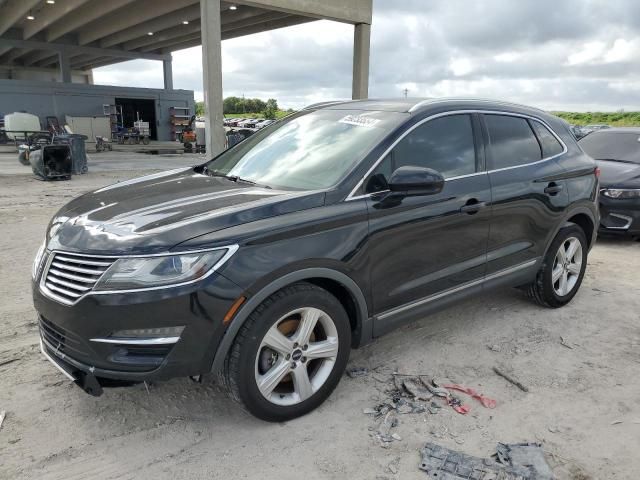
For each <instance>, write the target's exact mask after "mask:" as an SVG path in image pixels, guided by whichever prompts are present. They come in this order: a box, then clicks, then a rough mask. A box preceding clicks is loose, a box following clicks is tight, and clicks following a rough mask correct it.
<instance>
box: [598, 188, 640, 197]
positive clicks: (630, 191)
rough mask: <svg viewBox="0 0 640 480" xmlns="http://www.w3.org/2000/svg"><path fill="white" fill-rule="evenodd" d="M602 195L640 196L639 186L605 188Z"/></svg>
mask: <svg viewBox="0 0 640 480" xmlns="http://www.w3.org/2000/svg"><path fill="white" fill-rule="evenodd" d="M601 193H602V195H604V196H605V197H609V198H616V199H626V198H640V188H605V189H604V190H602V192H601Z"/></svg>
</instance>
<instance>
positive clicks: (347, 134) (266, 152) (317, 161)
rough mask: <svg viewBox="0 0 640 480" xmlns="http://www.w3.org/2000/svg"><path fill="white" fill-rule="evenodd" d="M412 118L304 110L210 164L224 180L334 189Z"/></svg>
mask: <svg viewBox="0 0 640 480" xmlns="http://www.w3.org/2000/svg"><path fill="white" fill-rule="evenodd" d="M407 116H408V114H403V113H396V112H379V111H363V110H327V109H324V110H316V111H302V112H299V113H298V114H295V115H292V116H291V117H288V118H286V119H284V120H282V121H280V122H278V123H275V124H273V125H271V126H270V127H267V128H266V129H265V130H263V131H262V132H259V133H257V134H255V135H253V136H251V137H249V138H248V139H247V140H245V141H243V142H242V143H240V144H238V145H237V146H235V147H233V148H231V149H229V150H227V151H225V152H223V153H222V154H221V155H220V156H218V157H217V158H215V159H213V160H211V161H210V162H209V163H207V165H206V166H207V171H208V172H209V173H210V174H213V175H226V176H229V177H237V178H239V179H242V180H245V181H249V182H255V183H257V184H260V185H266V186H270V187H273V188H283V189H295V190H316V189H326V188H329V187H332V186H334V185H336V184H337V183H338V182H339V181H340V180H342V179H343V178H344V177H345V175H346V174H347V173H348V172H349V171H350V170H351V169H352V168H353V167H354V166H355V165H356V164H358V163H359V162H360V161H361V160H362V159H363V158H364V157H365V156H366V155H367V154H368V153H369V152H370V151H371V150H372V149H373V148H374V147H375V146H376V145H377V144H378V143H379V142H380V141H381V140H382V139H383V138H384V137H385V136H386V135H387V134H389V133H390V132H391V131H392V130H393V129H394V128H395V127H397V126H398V125H400V124H401V123H402V122H403V121H405V120H406V119H407Z"/></svg>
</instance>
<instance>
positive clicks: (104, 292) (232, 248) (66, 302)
mask: <svg viewBox="0 0 640 480" xmlns="http://www.w3.org/2000/svg"><path fill="white" fill-rule="evenodd" d="M239 248H240V246H239V245H237V244H234V245H227V246H224V247H215V248H201V249H198V250H183V251H177V252H163V253H153V254H148V255H143V254H138V255H91V254H86V253H75V252H68V251H65V250H47V255H48V257H47V261H46V263H45V266H44V268H43V269H42V273H41V274H40V281H39V288H40V291H41V292H42V294H43V295H45V296H46V297H48V298H51V299H52V300H55V301H56V302H58V303H61V304H62V305H66V306H73V305H75V304H77V303H78V302H79V301H80V300H82V299H83V298H85V297H87V296H90V295H112V294H121V293H137V292H149V291H155V290H164V289H167V288H174V287H182V286H185V285H190V284H192V283H196V282H200V281H202V280H204V279H206V278H207V277H209V276H211V275H212V274H213V273H214V272H215V271H217V270H218V269H219V268H220V267H221V266H222V265H224V263H226V262H227V260H229V259H230V258H231V257H232V256H233V254H234V253H236V252H237V251H238V249H239ZM223 249H224V250H227V253H226V254H225V255H224V256H223V257H222V258H221V259H220V260H218V261H217V262H216V264H215V265H214V266H213V267H211V268H210V269H209V270H208V271H207V272H206V273H205V274H204V275H203V276H201V277H198V278H196V279H194V280H189V281H187V282H180V283H174V284H171V285H160V286H157V287H142V288H131V289H123V290H93V287H92V289H91V290H89V291H88V292H86V293H84V294H82V295H81V296H79V297H78V298H76V299H75V300H74V301H72V302H71V301H69V300H67V299H66V298H63V297H61V296H59V295H57V294H56V293H55V292H52V291H51V290H50V289H49V288H47V286H46V285H45V280H46V276H47V275H46V274H47V272H48V271H49V268H50V266H51V262H52V261H53V259H54V257H55V254H56V253H61V254H67V255H76V256H80V257H89V258H109V259H116V260H119V259H121V258H149V257H170V256H175V255H189V254H192V253H202V252H213V251H216V250H223ZM114 265H115V262H114ZM112 266H113V265H112ZM109 268H111V267H109ZM109 268H108V269H107V270H105V271H104V272H103V274H102V275H104V274H105V273H107V272H108V271H109ZM102 275H101V276H100V278H99V279H98V280H96V284H97V282H98V281H99V280H100V279H101V278H102Z"/></svg>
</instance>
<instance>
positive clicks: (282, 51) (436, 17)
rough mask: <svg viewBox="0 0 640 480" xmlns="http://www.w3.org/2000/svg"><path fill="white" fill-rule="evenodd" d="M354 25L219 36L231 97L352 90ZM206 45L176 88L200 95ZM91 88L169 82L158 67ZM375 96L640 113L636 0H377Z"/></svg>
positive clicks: (186, 59) (184, 63)
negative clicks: (483, 100) (466, 99)
mask: <svg viewBox="0 0 640 480" xmlns="http://www.w3.org/2000/svg"><path fill="white" fill-rule="evenodd" d="M352 49H353V27H352V26H351V25H345V24H340V23H335V22H328V21H320V22H314V23H310V24H306V25H299V26H294V27H289V28H286V29H281V30H276V31H272V32H266V33H261V34H256V35H251V36H248V37H243V38H238V39H232V40H227V41H225V42H223V52H222V56H223V59H222V60H223V88H224V95H225V96H230V95H237V96H242V94H244V95H246V96H247V97H258V98H263V99H267V98H276V99H277V100H278V103H279V105H280V106H281V107H287V108H288V107H293V108H299V107H301V106H304V105H305V104H309V103H312V102H316V101H321V100H332V99H346V98H350V96H351V59H352ZM201 59H202V57H201V50H200V47H196V48H191V49H188V50H182V51H179V52H174V54H173V76H174V87H175V88H184V89H190V90H194V91H195V97H196V100H201V99H202V68H201V62H202V60H201ZM94 80H95V83H101V84H111V85H128V86H140V87H157V88H162V66H161V64H160V62H153V61H144V60H136V61H131V62H127V63H122V64H118V65H112V66H109V67H104V68H100V69H97V70H95V72H94ZM369 82H370V85H369V96H370V97H372V98H382V97H398V96H401V95H403V90H404V89H405V88H406V89H408V91H409V96H414V97H441V96H479V97H488V98H499V99H504V100H510V101H516V102H520V103H526V104H529V105H533V106H537V107H541V108H545V109H548V110H572V111H587V110H606V111H615V110H620V109H625V110H640V1H638V0H517V1H516V0H374V15H373V24H372V33H371V71H370V79H369Z"/></svg>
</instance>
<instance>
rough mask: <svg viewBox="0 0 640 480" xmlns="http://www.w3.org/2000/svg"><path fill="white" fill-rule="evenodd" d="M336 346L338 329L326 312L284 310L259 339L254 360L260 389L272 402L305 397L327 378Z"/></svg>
mask: <svg viewBox="0 0 640 480" xmlns="http://www.w3.org/2000/svg"><path fill="white" fill-rule="evenodd" d="M338 348H339V339H338V330H337V328H336V325H335V323H334V321H333V320H332V318H331V317H330V316H329V315H328V314H327V313H326V312H324V311H322V310H320V309H318V308H313V307H304V308H299V309H296V310H293V311H291V312H289V313H287V314H286V315H284V316H282V317H281V318H280V319H279V320H278V321H277V322H275V323H274V324H273V325H272V326H271V328H270V329H269V330H268V331H267V333H266V334H265V336H264V338H263V339H262V342H261V343H260V348H259V349H258V353H257V355H256V361H255V380H256V384H257V386H258V389H259V390H260V393H262V395H263V396H264V397H265V398H266V399H267V400H269V401H270V402H272V403H274V404H276V405H295V404H298V403H301V402H303V401H305V400H307V399H308V398H310V397H311V396H312V395H313V394H315V393H316V392H317V391H318V390H319V389H320V388H321V387H322V386H323V385H324V384H325V382H326V381H327V379H328V378H329V375H330V374H331V371H332V370H333V367H334V365H335V362H336V357H337V355H338Z"/></svg>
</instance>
